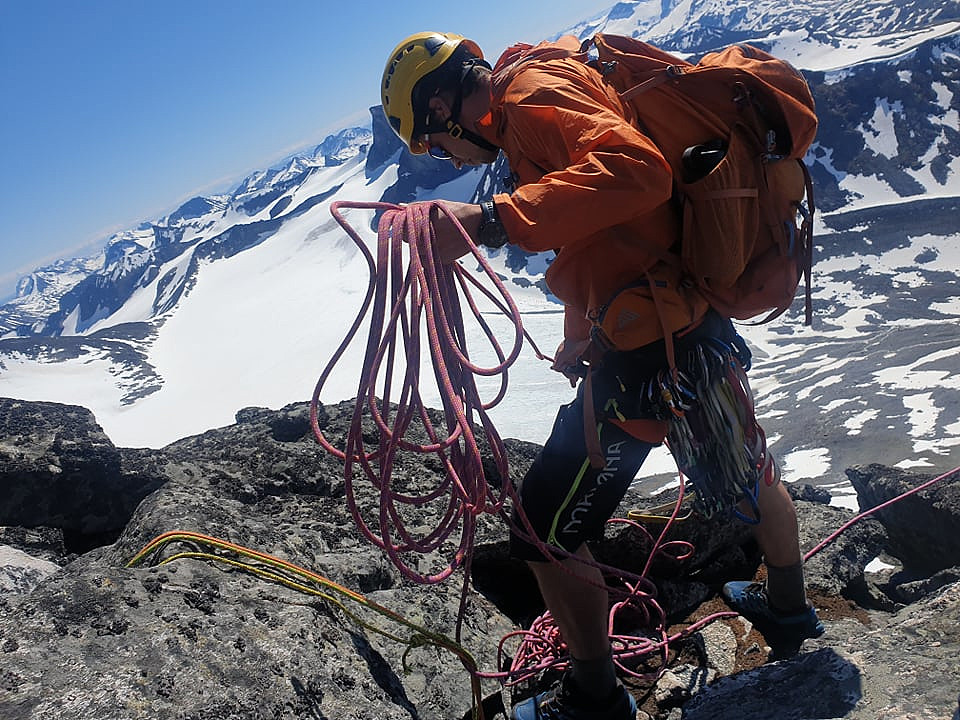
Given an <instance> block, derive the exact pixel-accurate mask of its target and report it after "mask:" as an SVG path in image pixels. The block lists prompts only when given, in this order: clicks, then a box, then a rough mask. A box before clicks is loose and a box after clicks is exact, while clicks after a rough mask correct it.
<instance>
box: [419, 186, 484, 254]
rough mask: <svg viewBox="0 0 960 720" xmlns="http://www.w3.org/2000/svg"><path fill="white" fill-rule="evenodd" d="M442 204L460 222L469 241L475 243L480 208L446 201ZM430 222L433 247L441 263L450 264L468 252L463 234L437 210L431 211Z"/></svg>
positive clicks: (478, 226)
mask: <svg viewBox="0 0 960 720" xmlns="http://www.w3.org/2000/svg"><path fill="white" fill-rule="evenodd" d="M443 204H444V205H445V206H446V207H447V209H448V210H449V211H450V212H451V214H452V215H453V216H454V217H455V218H457V220H459V221H460V224H461V225H463V229H464V230H466V231H467V232H468V233H469V234H470V239H471V240H473V242H474V243H476V242H477V237H478V234H479V230H480V218H481V216H482V215H481V212H480V206H479V205H473V204H471V203H461V202H451V201H448V200H444V201H443ZM430 222H431V224H432V225H433V236H434V245H435V247H436V249H437V252H438V253H439V255H440V260H441V262H443V263H451V262H453V261H454V260H456V259H457V258H459V257H463V256H464V255H466V254H467V253H468V252H469V251H470V248H469V246H468V245H467V242H466V240H464V238H463V234H462V233H461V232H460V230H459V229H458V228H457V226H456V225H454V224H453V221H452V220H450V218H448V217H447V216H446V214H444V213H443V212H442V211H440V210H439V209H438V208H434V209H433V210H432V211H431V213H430Z"/></svg>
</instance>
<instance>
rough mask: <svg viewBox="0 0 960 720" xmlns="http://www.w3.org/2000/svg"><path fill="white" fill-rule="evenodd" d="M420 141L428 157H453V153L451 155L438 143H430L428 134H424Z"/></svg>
mask: <svg viewBox="0 0 960 720" xmlns="http://www.w3.org/2000/svg"><path fill="white" fill-rule="evenodd" d="M420 142H421V143H422V144H423V146H424V147H425V148H426V149H427V154H428V155H430V157H432V158H435V159H436V160H449V159H450V158H452V157H453V155H451V154H450V152H449V151H447V150H445V149H444V148H442V147H440V146H439V145H431V144H430V136H429V135H424V136H423V139H422V140H421V141H420Z"/></svg>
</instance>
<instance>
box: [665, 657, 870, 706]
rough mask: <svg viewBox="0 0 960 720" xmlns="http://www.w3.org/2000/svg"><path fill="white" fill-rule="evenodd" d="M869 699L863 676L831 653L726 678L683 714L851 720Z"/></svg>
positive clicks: (801, 658) (855, 667)
mask: <svg viewBox="0 0 960 720" xmlns="http://www.w3.org/2000/svg"><path fill="white" fill-rule="evenodd" d="M862 696H863V688H862V685H861V677H860V670H859V669H858V668H857V666H856V665H854V664H852V663H851V662H849V661H847V660H845V659H844V658H842V657H841V656H840V655H838V654H837V653H836V652H834V651H833V650H831V649H829V648H825V649H823V650H818V651H816V652H812V653H809V654H806V655H801V656H799V657H797V658H795V659H793V660H790V661H784V662H779V663H775V664H772V665H764V666H763V667H760V668H757V669H756V670H751V671H749V672H742V673H738V674H736V675H731V676H729V677H725V678H721V679H719V680H717V681H716V682H715V683H713V684H712V685H710V686H708V687H707V688H705V689H704V690H702V691H701V692H700V693H698V694H697V695H696V696H694V698H693V699H691V700H690V702H688V703H687V704H686V705H685V706H684V708H683V720H728V719H729V720H734V718H736V719H737V720H742V718H751V717H769V716H770V710H771V708H777V714H776V717H777V718H778V720H801V719H806V718H838V717H845V716H846V715H847V713H848V712H850V711H851V710H852V709H853V708H854V707H855V706H856V704H857V702H858V701H859V700H860V698H861V697H862Z"/></svg>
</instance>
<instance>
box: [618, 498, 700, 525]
mask: <svg viewBox="0 0 960 720" xmlns="http://www.w3.org/2000/svg"><path fill="white" fill-rule="evenodd" d="M693 498H694V493H692V492H687V494H686V495H684V496H683V502H682V503H680V505H681V507H682V506H684V505H689V504H690V503H691V502H693ZM676 506H677V503H676V502H668V503H664V504H663V505H657V506H656V507H652V508H636V509H634V510H629V511H627V518H628V519H630V520H636V521H637V522H645V523H650V524H651V525H663V524H665V523H666V522H667V521H668V520H670V513H672V512H673V508H675V507H676ZM664 513H666V514H664ZM692 516H693V509H692V508H691V509H689V510H687V514H686V515H681V516H678V517H676V518H674V520H673V521H674V522H683V521H684V520H689V519H690V518H691V517H692Z"/></svg>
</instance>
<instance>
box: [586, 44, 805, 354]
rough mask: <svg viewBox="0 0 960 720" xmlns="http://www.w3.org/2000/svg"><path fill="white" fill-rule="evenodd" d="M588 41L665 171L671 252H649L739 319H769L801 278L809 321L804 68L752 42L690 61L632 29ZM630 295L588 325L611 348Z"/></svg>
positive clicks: (788, 301)
mask: <svg viewBox="0 0 960 720" xmlns="http://www.w3.org/2000/svg"><path fill="white" fill-rule="evenodd" d="M591 47H592V48H595V49H596V58H595V59H593V60H590V61H589V62H590V64H591V65H593V66H594V67H596V68H597V69H598V70H599V71H600V72H601V73H602V74H603V75H604V78H605V79H606V81H607V82H609V83H610V84H611V85H612V86H613V87H614V88H615V89H616V90H617V92H618V93H619V95H620V97H621V99H622V100H623V101H624V104H625V105H626V106H627V108H628V110H629V111H632V112H633V113H635V117H633V118H629V119H630V120H631V121H633V122H635V123H636V124H637V126H638V127H639V128H640V129H641V130H643V131H644V133H645V134H646V135H647V136H648V137H650V139H651V140H653V141H654V143H656V145H657V146H658V147H659V148H660V150H661V152H662V153H663V155H664V157H665V158H666V160H667V162H668V163H669V164H670V166H671V168H672V169H673V172H674V178H675V197H676V200H677V202H678V206H679V208H680V212H681V217H682V233H683V234H682V239H681V243H680V247H679V254H674V253H670V252H667V253H664V252H663V251H657V255H658V256H660V257H661V259H663V260H664V261H666V262H668V263H671V264H673V265H674V266H676V267H678V268H679V270H680V274H681V277H682V278H683V280H682V283H683V284H685V285H687V286H690V285H693V286H695V287H696V288H697V289H698V290H699V291H700V293H701V294H702V295H703V296H704V297H705V298H706V299H707V300H708V302H709V303H710V304H711V305H712V306H713V307H714V308H715V309H716V310H717V311H718V312H720V313H721V314H722V315H724V316H726V317H730V318H734V319H738V320H747V319H750V318H754V317H757V316H759V315H763V314H766V316H765V317H764V318H762V319H761V320H760V322H767V321H769V320H772V319H773V318H775V317H777V316H778V315H780V314H781V313H783V312H784V311H785V310H786V309H787V308H788V307H789V306H790V305H791V304H792V302H793V298H794V295H795V294H796V290H797V286H798V285H799V282H800V278H801V277H804V278H805V279H806V308H805V310H806V323H807V324H809V323H810V318H811V314H812V308H811V301H810V266H811V260H812V241H813V232H812V216H813V211H814V205H813V187H812V184H811V181H810V174H809V172H808V171H807V168H806V166H805V165H804V162H803V157H804V155H805V154H806V151H807V149H808V148H809V147H810V144H811V143H812V142H813V139H814V136H815V135H816V130H817V116H816V113H815V110H814V102H813V97H812V95H811V94H810V89H809V87H808V86H807V83H806V81H805V80H804V79H803V76H802V75H801V74H800V73H799V72H798V71H797V70H796V69H794V68H793V67H792V66H791V65H790V64H789V63H787V62H785V61H783V60H779V59H777V58H775V57H773V56H771V55H769V54H767V53H765V52H763V51H761V50H758V49H757V48H754V47H751V46H749V45H735V46H732V47H729V48H727V49H725V50H723V51H721V52H717V53H711V54H709V55H706V56H705V57H704V58H703V59H701V60H700V62H699V63H697V64H696V65H692V64H691V63H688V62H686V61H684V60H682V59H680V58H678V57H676V56H674V55H671V54H669V53H667V52H664V51H663V50H660V49H659V48H656V47H654V46H652V45H649V44H647V43H644V42H641V41H639V40H635V39H633V38H629V37H623V36H616V35H602V34H599V35H596V36H594V37H593V38H591V39H590V40H588V41H587V42H585V43H584V45H583V46H582V47H581V52H582V53H587V52H589V51H590V50H591ZM591 54H592V53H591ZM580 57H581V58H584V55H581V56H580ZM804 195H806V204H807V207H806V208H805V207H804V206H803V204H802V202H803V199H804ZM798 216H799V218H800V219H801V221H800V222H799V223H798ZM651 249H652V250H653V248H651ZM655 294H656V293H654V295H655ZM629 295H630V293H629V292H625V293H621V296H620V297H617V298H614V299H613V300H612V301H611V303H610V306H609V307H608V308H607V310H608V312H605V313H604V317H603V318H599V319H598V320H599V322H598V327H597V328H595V330H597V331H600V332H603V334H604V335H606V336H607V338H606V339H608V340H610V345H612V346H613V347H616V346H617V345H618V342H617V337H616V336H617V335H618V334H623V332H624V330H625V328H624V327H623V318H624V313H625V312H626V313H628V314H629V304H630V303H629ZM614 306H619V307H614ZM611 311H614V312H611ZM626 334H627V335H629V332H628V331H627V333H626Z"/></svg>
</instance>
